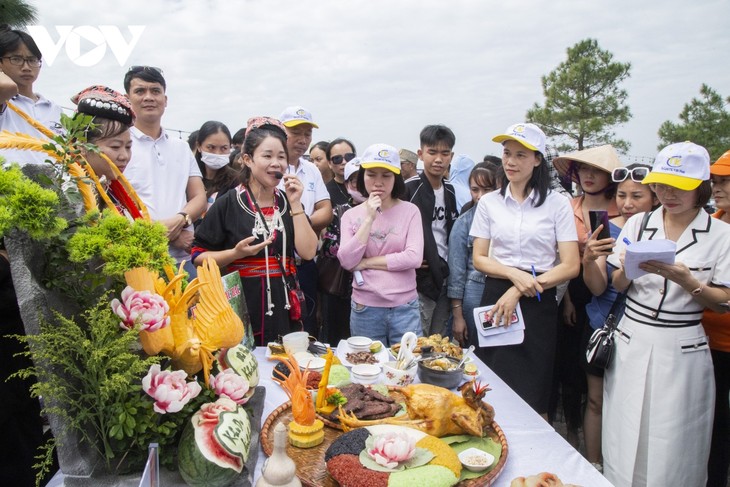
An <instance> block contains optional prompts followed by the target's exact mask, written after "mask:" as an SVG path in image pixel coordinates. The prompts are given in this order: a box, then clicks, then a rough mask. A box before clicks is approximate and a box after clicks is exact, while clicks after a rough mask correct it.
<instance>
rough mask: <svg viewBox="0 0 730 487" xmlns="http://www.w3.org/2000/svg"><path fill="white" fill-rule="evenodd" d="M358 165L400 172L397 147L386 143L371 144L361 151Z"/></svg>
mask: <svg viewBox="0 0 730 487" xmlns="http://www.w3.org/2000/svg"><path fill="white" fill-rule="evenodd" d="M360 165H361V166H362V167H364V168H365V169H372V168H375V167H382V168H384V169H388V170H389V171H393V172H394V173H396V174H400V156H399V155H398V149H396V148H395V147H393V146H392V145H388V144H373V145H371V146H370V147H368V148H367V149H365V152H363V153H362V156H361V157H360Z"/></svg>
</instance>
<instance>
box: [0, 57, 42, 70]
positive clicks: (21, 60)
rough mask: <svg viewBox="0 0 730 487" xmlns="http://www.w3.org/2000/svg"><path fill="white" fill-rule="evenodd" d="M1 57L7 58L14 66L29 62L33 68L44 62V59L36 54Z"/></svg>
mask: <svg viewBox="0 0 730 487" xmlns="http://www.w3.org/2000/svg"><path fill="white" fill-rule="evenodd" d="M0 59H7V60H8V61H10V64H12V65H13V66H22V65H23V64H25V63H28V66H30V67H31V68H39V67H40V66H41V64H42V61H41V60H40V59H38V58H37V57H35V56H28V57H24V56H3V57H2V58H0Z"/></svg>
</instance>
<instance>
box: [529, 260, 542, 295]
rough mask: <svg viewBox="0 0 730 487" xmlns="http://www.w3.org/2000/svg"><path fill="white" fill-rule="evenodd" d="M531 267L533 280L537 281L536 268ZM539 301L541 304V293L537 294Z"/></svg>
mask: <svg viewBox="0 0 730 487" xmlns="http://www.w3.org/2000/svg"><path fill="white" fill-rule="evenodd" d="M530 267H531V268H532V278H533V279H535V280H537V276H536V275H535V266H534V265H531V266H530ZM537 301H538V302H540V293H537Z"/></svg>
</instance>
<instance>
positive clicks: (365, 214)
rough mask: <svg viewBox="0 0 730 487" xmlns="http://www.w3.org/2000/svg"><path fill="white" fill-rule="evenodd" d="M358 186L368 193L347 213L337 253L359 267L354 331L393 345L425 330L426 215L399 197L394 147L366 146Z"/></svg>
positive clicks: (402, 190)
mask: <svg viewBox="0 0 730 487" xmlns="http://www.w3.org/2000/svg"><path fill="white" fill-rule="evenodd" d="M357 188H358V191H360V193H362V194H363V195H364V196H366V197H367V198H368V199H367V201H365V203H363V204H361V205H359V206H357V207H355V208H353V209H351V210H350V211H348V212H347V213H345V214H344V215H343V216H342V225H341V227H340V231H341V236H340V250H339V252H338V254H337V257H338V258H339V259H340V263H341V264H342V267H344V268H345V269H347V270H351V271H353V273H354V278H353V284H352V305H351V312H350V332H351V334H352V335H353V336H358V335H359V336H367V337H370V338H372V339H373V340H380V341H381V342H383V343H384V344H385V345H386V346H390V345H391V344H394V343H397V342H400V339H401V337H402V336H403V334H404V333H405V332H407V331H412V332H414V333H416V334H417V335H419V336H420V335H421V334H422V330H421V322H420V318H419V314H418V293H417V292H416V269H417V268H418V267H420V266H421V259H422V257H423V228H422V226H421V215H420V213H419V210H418V208H417V207H416V206H415V205H414V204H412V203H409V202H406V201H401V200H400V199H399V197H400V196H401V195H403V194H404V193H405V183H404V182H403V177H402V176H401V174H400V157H399V156H398V150H397V149H395V148H394V147H391V146H389V145H385V144H375V145H371V146H370V147H368V148H367V149H366V150H365V152H364V153H363V156H362V157H361V167H360V171H359V173H358V176H357Z"/></svg>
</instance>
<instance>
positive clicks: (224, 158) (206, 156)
mask: <svg viewBox="0 0 730 487" xmlns="http://www.w3.org/2000/svg"><path fill="white" fill-rule="evenodd" d="M200 159H201V160H202V161H203V164H205V165H206V166H208V167H209V168H211V169H220V168H222V167H223V166H225V165H227V164H228V163H229V162H230V160H229V157H228V154H211V153H210V152H202V151H201V152H200Z"/></svg>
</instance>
